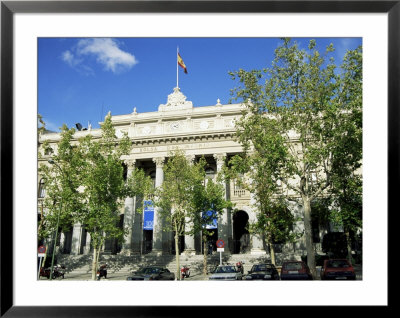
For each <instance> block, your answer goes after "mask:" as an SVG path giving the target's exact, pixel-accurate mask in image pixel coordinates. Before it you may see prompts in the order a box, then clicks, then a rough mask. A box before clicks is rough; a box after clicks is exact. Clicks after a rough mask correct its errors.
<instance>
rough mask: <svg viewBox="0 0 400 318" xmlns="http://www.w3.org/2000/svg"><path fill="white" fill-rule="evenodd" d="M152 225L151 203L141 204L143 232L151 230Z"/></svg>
mask: <svg viewBox="0 0 400 318" xmlns="http://www.w3.org/2000/svg"><path fill="white" fill-rule="evenodd" d="M153 225H154V206H153V201H151V200H147V201H144V203H143V230H152V229H153Z"/></svg>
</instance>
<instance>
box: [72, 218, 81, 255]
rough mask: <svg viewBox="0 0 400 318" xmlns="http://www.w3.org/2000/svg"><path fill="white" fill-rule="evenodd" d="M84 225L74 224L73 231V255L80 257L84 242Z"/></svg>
mask: <svg viewBox="0 0 400 318" xmlns="http://www.w3.org/2000/svg"><path fill="white" fill-rule="evenodd" d="M82 232H83V229H82V225H81V224H79V223H77V224H74V227H73V229H72V244H71V254H72V255H79V254H81V241H82Z"/></svg>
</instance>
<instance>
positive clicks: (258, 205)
mask: <svg viewBox="0 0 400 318" xmlns="http://www.w3.org/2000/svg"><path fill="white" fill-rule="evenodd" d="M262 137H263V140H262V142H263V143H264V144H267V143H268V144H269V143H270V141H269V139H270V138H275V136H274V134H270V133H264V134H263V136H262ZM277 155H278V156H279V151H278V152H275V153H274V152H268V153H264V152H263V153H260V152H259V151H258V150H257V149H256V150H254V151H252V152H251V153H247V154H246V153H245V154H243V155H236V156H234V157H232V159H231V160H230V162H229V165H230V167H229V168H226V169H225V174H226V175H228V176H229V177H230V178H232V179H235V180H236V183H238V184H240V185H241V186H242V187H243V188H245V189H247V190H248V191H249V192H250V193H252V194H253V198H254V202H253V205H254V207H255V209H256V210H257V211H258V213H257V219H256V221H255V222H253V223H250V224H249V232H250V233H257V234H260V236H261V237H263V238H264V239H265V241H266V243H267V245H268V247H269V250H270V254H271V262H272V263H273V264H275V248H274V244H277V243H280V244H283V243H287V242H294V241H295V239H297V238H298V237H299V236H300V234H295V233H293V231H292V229H293V223H294V221H295V218H294V216H293V215H292V214H291V213H290V211H289V209H288V201H287V200H286V199H285V196H284V195H283V193H282V190H281V187H280V186H279V184H278V180H277V178H276V177H277V174H276V171H277V170H278V169H279V165H277V163H278V162H279V161H278V160H276V158H274V156H277ZM270 156H271V157H270Z"/></svg>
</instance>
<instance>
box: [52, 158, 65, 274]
mask: <svg viewBox="0 0 400 318" xmlns="http://www.w3.org/2000/svg"><path fill="white" fill-rule="evenodd" d="M48 162H49V163H50V164H52V165H55V166H56V167H57V168H58V169H60V171H61V174H62V173H63V171H62V169H61V168H60V166H59V165H58V164H57V163H56V162H55V161H54V160H52V159H50V160H48ZM61 208H62V196H61V201H60V210H59V211H58V214H57V225H56V234H55V237H54V243H53V255H52V256H51V267H50V280H52V279H53V270H54V255H55V252H56V244H57V236H58V225H59V223H60V214H61Z"/></svg>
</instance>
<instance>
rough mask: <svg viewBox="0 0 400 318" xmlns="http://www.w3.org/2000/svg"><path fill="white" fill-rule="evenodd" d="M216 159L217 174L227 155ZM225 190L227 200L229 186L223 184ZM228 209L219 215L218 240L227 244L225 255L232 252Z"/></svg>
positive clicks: (221, 155) (222, 154)
mask: <svg viewBox="0 0 400 318" xmlns="http://www.w3.org/2000/svg"><path fill="white" fill-rule="evenodd" d="M214 159H215V160H216V162H217V173H218V172H220V171H221V169H222V166H223V165H224V162H225V159H226V153H219V154H215V155H214ZM223 186H224V190H225V199H227V194H228V191H227V184H226V182H224V183H223ZM228 213H229V211H228V209H224V210H223V213H222V215H221V214H219V215H218V239H222V240H223V241H224V242H225V250H224V252H225V253H229V252H230V246H229V236H230V231H229V217H228Z"/></svg>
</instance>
